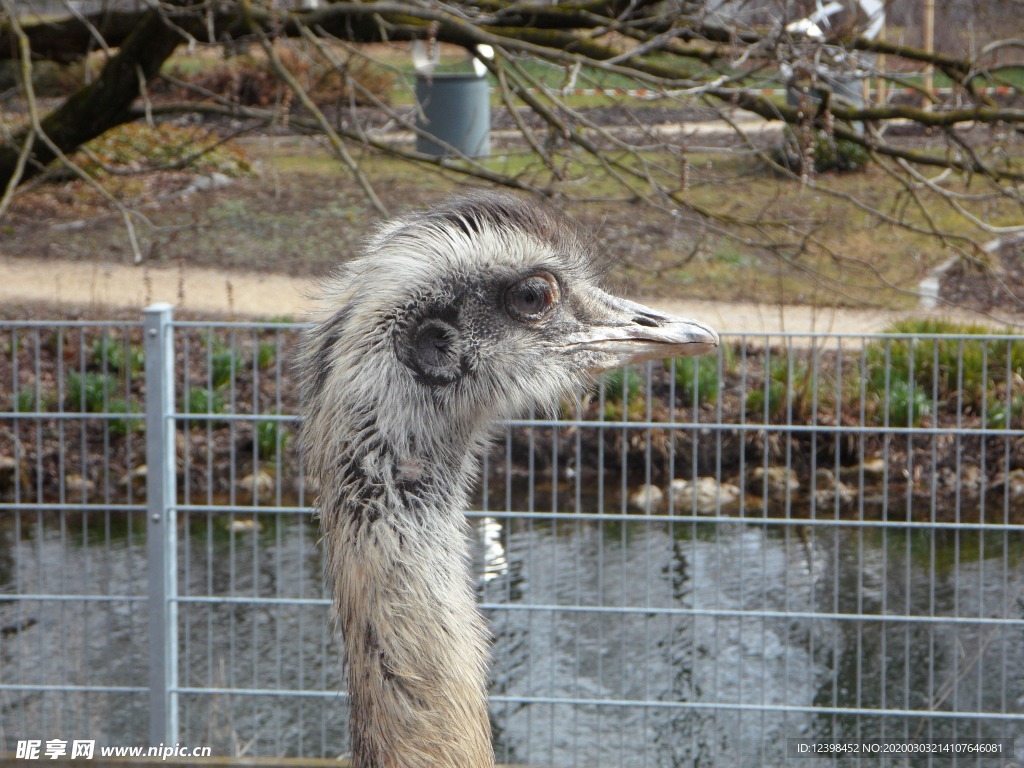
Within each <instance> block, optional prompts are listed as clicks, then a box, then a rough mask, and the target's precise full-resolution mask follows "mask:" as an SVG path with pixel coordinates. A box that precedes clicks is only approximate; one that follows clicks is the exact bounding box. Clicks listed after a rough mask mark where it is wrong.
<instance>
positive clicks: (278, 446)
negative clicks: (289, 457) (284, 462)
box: [256, 421, 289, 460]
mask: <svg viewBox="0 0 1024 768" xmlns="http://www.w3.org/2000/svg"><path fill="white" fill-rule="evenodd" d="M288 437H289V435H288V429H287V427H285V426H284V425H283V424H281V422H279V421H259V422H257V423H256V449H257V450H258V451H259V455H260V458H262V459H268V460H271V459H276V458H277V456H278V454H279V453H283V452H284V449H285V446H286V445H288Z"/></svg>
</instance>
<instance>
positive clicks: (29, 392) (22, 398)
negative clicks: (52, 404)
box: [14, 388, 42, 413]
mask: <svg viewBox="0 0 1024 768" xmlns="http://www.w3.org/2000/svg"><path fill="white" fill-rule="evenodd" d="M35 410H42V408H38V404H37V403H36V391H35V389H34V388H31V389H22V390H19V391H18V397H17V398H15V401H14V411H15V413H31V412H32V411H35Z"/></svg>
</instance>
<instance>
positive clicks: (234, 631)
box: [0, 513, 1024, 766]
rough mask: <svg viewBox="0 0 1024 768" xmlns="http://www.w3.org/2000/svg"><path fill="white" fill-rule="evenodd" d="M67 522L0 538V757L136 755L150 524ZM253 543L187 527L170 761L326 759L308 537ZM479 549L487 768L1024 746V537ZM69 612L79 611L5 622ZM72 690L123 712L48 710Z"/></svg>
mask: <svg viewBox="0 0 1024 768" xmlns="http://www.w3.org/2000/svg"><path fill="white" fill-rule="evenodd" d="M83 519H84V516H83V517H82V518H79V522H78V524H76V523H73V522H72V521H71V518H70V516H69V517H68V518H66V519H63V520H60V519H56V518H54V519H52V520H51V519H48V518H41V517H40V518H36V517H33V518H31V519H29V518H28V517H27V516H26V517H25V518H24V519H22V520H21V521H20V523H19V525H17V526H7V527H5V528H3V529H2V530H0V535H2V540H0V553H2V554H0V628H3V629H4V635H3V637H2V638H0V684H4V685H17V684H28V685H33V686H37V687H36V688H35V689H33V690H29V691H14V690H0V714H2V718H0V724H2V727H0V749H13V748H14V746H15V744H16V740H17V739H19V738H40V737H47V736H49V735H56V734H58V733H59V735H60V737H61V738H65V737H67V738H79V737H83V736H88V737H90V738H97V739H101V740H103V741H104V742H105V743H115V744H116V743H125V744H143V743H145V742H146V739H147V712H148V710H147V697H146V694H145V692H144V688H145V685H146V684H147V681H148V669H147V664H148V645H147V633H146V603H145V601H144V600H143V599H142V598H143V595H144V590H145V583H146V568H145V539H144V536H142V535H140V533H139V532H140V531H141V530H142V528H141V520H142V518H141V517H139V518H138V519H134V520H129V519H127V518H126V519H125V520H122V521H118V520H117V519H116V517H115V516H108V517H107V518H106V522H105V524H104V526H102V527H99V528H97V527H96V526H95V524H92V527H91V528H88V530H86V527H85V526H84V525H83V524H82V523H81V520H83ZM259 521H260V523H261V525H260V526H259V530H256V529H255V528H254V529H253V530H251V531H249V532H239V531H237V530H233V529H232V527H231V525H230V519H229V517H228V516H227V515H206V514H195V515H191V516H189V517H188V518H187V519H184V518H183V519H182V524H181V529H180V531H179V539H180V544H181V554H180V561H179V591H180V593H181V595H182V597H183V598H186V600H185V601H184V602H182V604H181V605H180V606H179V640H180V652H181V655H180V682H181V685H182V686H184V687H188V688H191V689H194V691H193V692H191V693H185V694H182V696H181V697H180V698H181V706H182V709H181V719H182V734H181V738H182V743H186V742H190V743H199V744H208V745H210V746H212V747H214V749H215V750H216V751H218V752H226V753H235V754H247V755H264V756H275V755H307V756H327V757H333V756H336V755H338V754H343V753H344V752H345V751H346V750H347V734H346V728H345V722H346V718H347V713H346V709H345V707H346V703H345V699H344V697H343V695H341V694H340V693H339V691H340V690H341V688H342V685H341V682H340V679H341V671H340V668H341V665H340V649H339V648H338V645H337V642H336V641H335V640H334V639H333V637H332V632H331V629H330V620H329V616H328V609H327V607H326V605H325V601H324V600H323V597H324V592H323V586H322V582H321V557H320V551H319V549H318V547H317V536H318V534H317V530H316V525H315V523H313V522H311V521H310V520H308V519H307V518H305V517H304V516H299V515H275V514H264V515H260V516H259ZM474 526H475V528H474V531H475V534H476V535H475V538H474V542H475V551H474V557H475V558H476V563H477V567H478V570H477V572H478V573H479V574H480V579H479V590H480V595H481V599H482V601H483V603H484V605H485V610H486V611H487V613H488V616H489V617H490V620H491V626H492V629H493V632H494V666H493V675H492V694H493V703H492V707H491V712H492V717H493V722H494V730H495V740H496V746H497V749H498V757H499V760H500V761H502V762H508V763H523V764H531V765H548V766H597V765H602V766H604V765H623V766H640V765H645V766H675V765H687V766H693V765H698V766H712V765H780V764H783V760H785V752H784V750H785V739H786V738H787V737H794V736H815V735H818V736H832V737H837V738H839V737H848V736H858V737H861V738H874V737H879V736H914V735H929V736H933V737H938V736H947V735H952V734H960V735H970V736H1007V735H1012V736H1016V737H1018V738H1020V737H1024V717H1021V712H1022V710H1024V653H1022V650H1024V569H1022V566H1021V563H1022V562H1024V543H1022V540H1021V536H1020V534H1019V533H1017V532H1015V531H1007V532H1002V531H995V532H987V533H985V534H984V535H982V534H979V533H970V532H963V531H959V532H958V531H955V530H919V529H917V530H913V531H912V532H908V531H907V530H906V529H889V530H877V529H870V528H857V527H854V526H850V525H842V526H839V527H830V528H829V529H827V530H825V529H821V528H813V527H809V526H805V525H803V524H799V525H798V524H796V523H795V522H794V524H791V525H785V526H779V525H773V524H770V523H769V522H768V521H765V520H747V521H738V520H737V521H725V522H716V523H706V522H689V521H668V520H665V519H663V518H657V517H638V518H630V519H623V520H616V521H600V520H597V521H583V520H573V519H571V518H570V519H566V518H564V517H563V518H559V519H558V520H557V521H555V520H551V519H544V518H543V517H541V518H536V519H515V520H511V521H510V520H509V518H507V517H504V516H501V515H500V514H498V513H494V514H493V515H492V516H489V517H483V518H479V519H477V520H475V521H474ZM61 593H64V594H68V593H75V594H84V595H90V596H92V597H93V601H92V602H82V601H75V600H71V601H61V602H44V601H38V600H33V601H19V600H6V601H5V600H3V596H5V595H10V596H13V595H16V594H22V595H24V594H61ZM211 596H212V598H213V599H210V597H211ZM99 598H103V599H99ZM908 617H909V618H908ZM997 619H999V620H997ZM1006 619H1008V621H1007V620H1006ZM8 628H12V629H9V630H8ZM68 681H70V682H71V683H72V684H73V685H100V686H120V687H122V688H125V689H126V690H123V691H120V692H116V691H115V692H110V691H108V692H106V693H86V692H70V693H69V692H64V691H59V690H54V691H50V690H44V689H42V688H39V686H43V687H45V686H47V685H62V684H66V683H67V682H68ZM224 688H235V689H244V690H246V691H248V693H225V692H223V691H219V692H218V691H217V689H224ZM280 691H285V692H288V694H287V695H277V692H280ZM858 708H863V709H877V710H883V711H885V712H886V713H887V714H885V715H881V716H880V715H868V714H861V715H858V714H856V713H853V712H851V710H854V709H858ZM910 710H923V711H928V710H935V713H934V714H933V715H931V716H922V715H920V714H912V713H911V712H910ZM953 712H958V713H972V712H975V713H979V712H980V713H988V714H986V715H984V716H982V717H978V718H969V717H948V716H947V715H949V714H951V713H953ZM1014 717H1016V719H1013V718H1014Z"/></svg>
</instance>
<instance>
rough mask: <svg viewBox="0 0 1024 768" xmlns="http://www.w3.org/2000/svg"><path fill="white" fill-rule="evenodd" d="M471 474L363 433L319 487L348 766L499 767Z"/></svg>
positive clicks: (469, 466)
mask: <svg viewBox="0 0 1024 768" xmlns="http://www.w3.org/2000/svg"><path fill="white" fill-rule="evenodd" d="M472 469H473V467H472V464H471V463H469V462H465V461H463V462H462V463H461V464H456V463H454V462H448V463H445V461H444V460H443V459H441V460H438V459H434V460H428V459H427V458H426V457H424V456H417V455H410V454H409V453H406V454H405V455H402V453H401V452H400V451H399V450H397V449H395V448H394V447H393V446H391V445H389V444H388V443H387V442H386V441H384V440H382V439H380V438H379V437H378V436H376V435H375V434H374V433H372V431H371V432H370V433H369V434H367V432H366V431H363V432H362V434H361V439H360V441H359V443H358V444H352V445H349V446H347V447H346V448H345V449H344V450H343V455H342V456H341V457H340V462H339V464H337V465H335V467H334V471H335V472H336V473H337V474H334V476H333V477H331V478H330V479H329V483H330V484H329V485H326V486H325V487H323V488H322V489H321V491H322V492H321V505H322V514H323V529H324V533H325V537H326V544H327V547H328V573H329V574H331V575H332V576H333V578H334V594H335V600H336V602H335V609H336V611H337V614H338V619H339V622H340V624H341V628H342V633H343V637H344V642H345V649H346V661H347V665H348V678H349V692H350V697H351V701H350V706H351V738H352V765H353V768H398V767H402V768H406V767H408V768H414V767H415V768H419V767H420V766H423V768H427V767H428V766H431V767H433V766H446V767H447V768H490V766H493V765H494V754H493V749H492V747H491V733H490V722H489V718H488V713H487V703H486V687H487V679H486V674H487V673H486V670H487V635H486V630H485V626H484V623H483V620H482V618H481V616H480V614H479V612H478V610H477V608H476V604H475V600H474V595H473V589H472V586H471V581H470V572H469V567H468V549H467V538H466V534H467V527H466V523H465V517H464V509H465V498H466V495H465V494H466V492H465V488H466V487H467V485H468V483H469V480H470V479H471V477H472V474H473V472H472ZM339 470H340V471H339Z"/></svg>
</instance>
